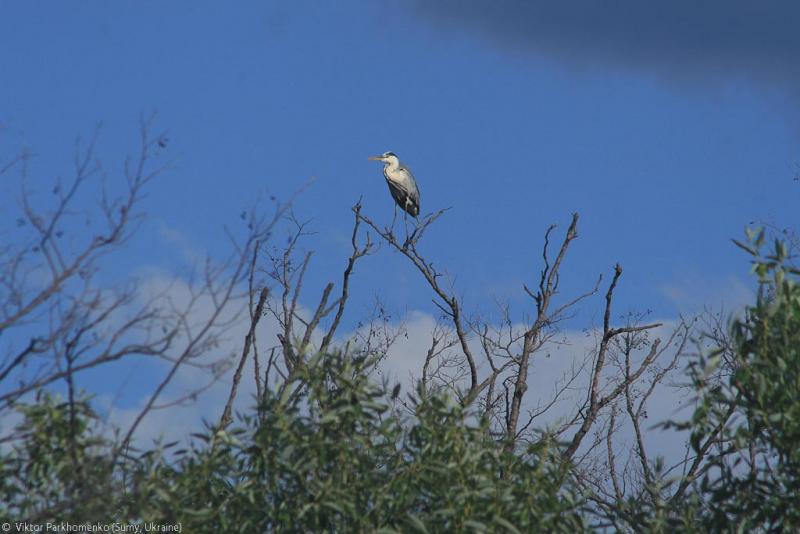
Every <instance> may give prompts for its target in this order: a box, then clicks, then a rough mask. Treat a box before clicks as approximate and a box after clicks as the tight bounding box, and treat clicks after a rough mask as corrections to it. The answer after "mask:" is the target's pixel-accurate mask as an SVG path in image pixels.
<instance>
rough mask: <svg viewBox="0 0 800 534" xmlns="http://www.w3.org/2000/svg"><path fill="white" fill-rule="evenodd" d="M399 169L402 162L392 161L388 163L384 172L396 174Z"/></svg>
mask: <svg viewBox="0 0 800 534" xmlns="http://www.w3.org/2000/svg"><path fill="white" fill-rule="evenodd" d="M399 168H400V162H399V161H397V160H390V161H387V162H386V167H384V170H385V171H386V172H395V171H396V170H397V169H399Z"/></svg>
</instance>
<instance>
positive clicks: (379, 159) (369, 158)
mask: <svg viewBox="0 0 800 534" xmlns="http://www.w3.org/2000/svg"><path fill="white" fill-rule="evenodd" d="M367 159H368V160H370V161H381V160H382V159H383V156H370V157H368V158H367Z"/></svg>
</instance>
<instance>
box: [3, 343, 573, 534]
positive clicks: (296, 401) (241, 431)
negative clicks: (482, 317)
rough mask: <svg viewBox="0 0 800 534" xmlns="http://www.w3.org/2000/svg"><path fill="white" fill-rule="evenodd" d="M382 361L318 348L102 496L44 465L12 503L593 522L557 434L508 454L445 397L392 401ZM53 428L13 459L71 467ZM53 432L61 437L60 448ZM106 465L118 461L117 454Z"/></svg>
mask: <svg viewBox="0 0 800 534" xmlns="http://www.w3.org/2000/svg"><path fill="white" fill-rule="evenodd" d="M372 365H373V363H372V362H370V361H368V360H365V359H361V358H358V357H356V358H351V357H343V356H341V355H338V354H329V355H325V356H322V355H319V356H317V357H315V358H313V359H311V360H310V361H309V362H308V363H307V364H306V365H304V366H303V367H302V368H298V370H297V372H296V373H295V376H294V377H293V378H292V380H290V381H288V382H286V383H285V384H283V386H282V387H281V388H279V389H278V390H277V391H275V392H270V393H268V394H267V397H266V398H265V399H264V402H263V404H262V405H261V406H260V409H259V411H258V414H259V415H258V416H257V417H252V418H243V419H242V425H241V426H240V427H239V428H237V429H233V430H229V431H227V432H217V433H213V432H209V433H208V434H207V435H205V436H201V439H200V445H199V446H197V447H195V448H193V449H192V450H188V451H182V452H180V453H179V454H178V458H177V459H176V460H173V461H167V460H166V459H165V457H164V456H162V455H159V454H158V453H148V454H145V455H143V456H141V457H139V458H138V459H137V460H136V461H128V460H125V463H122V464H120V466H119V468H120V469H121V471H122V472H119V471H118V472H117V473H116V475H115V476H112V477H110V476H108V473H104V474H103V477H104V478H105V479H107V480H108V479H111V480H115V479H116V480H119V481H122V480H123V479H124V480H125V485H124V487H123V485H121V484H117V485H113V484H111V485H109V484H107V485H106V486H104V488H103V492H102V500H101V502H103V503H105V508H103V509H95V510H93V511H92V510H89V509H86V508H83V507H81V506H80V503H79V502H78V501H76V500H74V499H70V498H69V495H68V492H67V491H66V490H62V491H61V493H59V494H58V495H53V494H52V492H49V491H43V492H42V493H40V494H37V492H36V491H34V490H42V489H43V488H44V487H45V486H46V485H47V484H49V481H50V477H49V476H43V475H41V474H40V473H33V474H31V475H29V476H31V477H32V478H31V479H30V480H31V482H30V484H34V485H35V488H31V490H32V491H31V492H30V495H31V497H30V498H25V499H21V498H17V497H15V494H12V493H7V496H8V498H7V499H4V502H5V503H8V504H5V505H3V506H4V508H0V509H2V510H3V513H4V515H14V516H16V517H20V516H25V517H28V516H29V513H30V512H31V511H32V510H34V509H42V510H47V509H48V507H55V508H59V509H60V508H63V507H71V508H73V509H77V510H79V511H80V513H79V514H78V516H80V517H85V516H86V515H87V514H89V513H90V512H94V513H95V514H100V515H99V516H98V515H94V516H93V517H92V518H91V519H92V520H94V521H96V520H98V517H112V516H113V517H115V518H118V519H123V518H124V519H125V520H137V519H139V520H147V521H156V522H170V523H174V522H176V521H180V522H182V523H183V526H184V528H185V529H186V531H190V532H258V531H274V530H280V531H297V532H374V531H377V530H381V529H382V530H383V531H384V532H392V531H394V532H444V531H456V532H459V531H461V532H481V531H487V532H529V531H533V530H537V531H538V530H544V531H576V530H577V531H581V530H583V529H584V527H583V520H582V518H581V516H580V514H579V512H578V509H579V503H578V502H577V500H576V499H575V498H574V497H573V496H572V495H571V494H569V492H567V491H565V490H564V487H565V484H564V481H565V480H566V478H565V475H566V473H565V472H564V471H563V470H562V468H560V467H559V463H558V461H557V456H556V455H555V453H556V452H557V451H556V450H555V449H553V448H551V447H550V445H549V444H545V443H543V444H540V445H538V446H537V447H535V448H531V449H530V450H528V451H527V453H526V454H524V455H514V454H510V453H508V452H506V451H505V450H504V448H503V446H502V444H501V443H498V442H496V441H495V440H493V439H491V437H490V434H489V432H488V431H487V428H486V427H485V424H484V423H482V422H480V421H479V420H477V419H476V418H475V417H474V415H473V414H471V413H470V412H469V411H467V410H465V409H463V408H462V407H461V406H459V405H458V404H457V403H456V402H454V401H453V400H452V399H450V398H448V397H444V396H427V397H426V396H423V395H417V396H409V398H408V400H407V401H406V402H407V404H408V405H409V406H411V408H412V411H411V412H410V413H409V415H407V416H405V417H402V416H400V415H399V414H398V413H397V412H396V411H394V410H393V406H394V405H395V401H397V400H399V399H398V395H399V388H389V387H388V386H387V385H386V384H376V383H375V382H373V381H372V380H371V379H370V378H369V371H370V369H371V368H372ZM47 410H48V411H47V413H48V420H47V421H48V422H47V423H44V424H42V425H40V426H41V427H42V428H44V427H47V426H50V425H52V424H53V421H54V420H61V419H63V416H64V407H63V406H53V405H48V408H47ZM26 415H27V416H28V417H32V418H33V419H32V420H31V421H30V422H29V423H28V424H34V420H36V421H39V419H36V417H35V416H34V415H33V412H30V411H29V412H26ZM82 430H83V432H84V434H85V433H86V432H87V430H88V426H86V425H84V426H83V427H82ZM46 437H47V439H43V438H42V439H40V438H36V437H29V438H28V439H27V440H26V441H25V442H24V443H23V444H22V447H21V448H22V450H25V451H27V452H26V453H25V454H24V455H22V456H15V458H17V460H16V461H14V462H4V465H7V467H8V469H9V470H13V469H24V467H25V466H26V465H27V466H35V467H37V468H38V466H41V465H48V464H49V463H51V460H50V457H51V456H54V455H55V456H56V457H57V461H58V462H60V463H59V465H66V466H67V467H68V466H69V465H70V464H69V461H68V455H66V454H65V453H64V452H63V451H64V447H65V446H66V443H65V440H66V436H65V435H63V434H59V433H58V432H56V433H53V432H50V431H48V432H47V435H46ZM82 439H83V438H82ZM42 441H49V442H50V444H49V445H48V449H47V451H49V452H43V451H42V449H41V446H42V443H41V442H42ZM53 450H56V451H58V452H56V453H54V452H52V451H53ZM87 459H88V458H87ZM6 460H8V459H6ZM92 461H95V459H93V460H92ZM97 464H98V465H108V458H107V457H105V458H102V459H101V461H99V462H97ZM73 474H74V471H71V470H69V469H67V471H66V473H65V475H66V478H67V479H69V477H71V476H72V475H73ZM95 475H98V476H99V473H95ZM87 483H89V482H88V480H87ZM92 483H94V482H92ZM65 487H66V486H65Z"/></svg>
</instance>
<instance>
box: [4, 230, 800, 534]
mask: <svg viewBox="0 0 800 534" xmlns="http://www.w3.org/2000/svg"><path fill="white" fill-rule="evenodd" d="M749 239H750V241H749V243H747V244H742V243H737V244H739V245H740V246H741V247H742V248H743V249H745V250H747V251H748V252H749V253H750V254H752V256H753V258H754V262H753V265H754V267H753V270H754V272H755V273H756V275H757V276H758V280H759V283H760V291H759V295H758V298H757V301H756V302H755V304H754V305H753V306H751V307H749V308H748V309H747V311H746V314H745V316H744V318H742V319H739V320H735V321H733V322H732V324H731V328H730V334H731V342H732V346H733V347H734V351H733V353H734V356H733V361H730V360H727V361H723V358H722V353H721V352H719V353H711V354H708V355H703V356H700V357H699V358H698V359H697V360H696V361H695V362H694V364H693V365H692V366H691V368H690V372H689V373H690V377H691V378H692V380H693V383H694V385H695V387H696V389H697V392H698V403H697V408H696V410H695V413H694V415H693V417H692V419H691V420H690V421H687V422H685V423H667V424H666V425H665V426H667V427H678V428H681V429H684V430H688V431H690V432H691V438H690V443H691V446H692V447H693V449H694V453H695V455H696V456H697V457H698V458H699V459H701V460H702V463H698V465H699V466H700V467H699V469H698V470H697V471H696V472H695V474H696V476H695V477H694V478H691V479H682V478H681V477H680V476H676V475H675V472H672V473H670V472H668V471H667V470H665V469H664V468H663V465H661V464H660V463H657V464H655V465H654V466H653V473H652V478H651V479H650V481H649V482H648V484H647V485H646V487H643V488H641V491H640V492H639V493H638V494H635V495H636V496H635V497H632V498H629V499H628V500H626V501H625V502H619V503H616V506H615V507H614V508H613V509H611V510H604V511H603V513H602V514H600V515H599V516H598V517H601V519H600V520H601V521H604V520H606V519H609V520H610V521H612V525H613V526H616V527H618V528H623V529H624V528H629V529H631V530H634V531H642V532H665V531H687V532H689V531H697V532H734V531H736V532H751V531H784V530H786V531H798V530H800V507H798V506H797V503H798V493H797V491H798V490H797V488H800V395H799V394H800V283H798V274H800V273H798V272H797V271H796V270H794V269H793V268H792V267H791V266H790V265H789V263H788V261H787V260H788V258H787V252H786V248H785V247H784V246H783V245H782V244H781V243H776V244H775V250H774V253H773V254H770V255H767V256H762V255H761V253H760V251H761V250H762V249H763V241H764V238H763V234H762V233H752V234H751V235H749ZM373 367H374V361H371V360H369V359H367V358H362V357H359V356H344V355H341V354H338V353H335V352H334V353H330V354H324V355H322V354H320V355H317V356H315V357H312V358H310V359H308V360H307V362H306V363H305V364H302V365H299V366H298V367H297V368H295V369H294V372H293V374H292V375H291V376H290V378H289V379H288V380H287V381H285V382H284V383H282V384H281V385H279V386H278V387H275V388H273V389H272V390H269V391H267V392H266V394H265V397H264V398H263V399H262V400H261V403H260V405H259V406H258V409H257V410H256V411H255V415H252V416H246V417H241V418H240V419H239V423H238V426H237V427H235V428H229V429H227V430H226V431H218V430H216V429H213V428H210V429H209V430H208V431H207V432H206V433H205V434H197V435H196V438H197V439H196V441H195V442H194V444H193V445H192V447H191V448H190V449H189V450H183V451H173V452H172V453H171V454H170V455H169V456H168V455H165V454H164V451H163V450H162V449H159V448H156V449H154V450H150V451H145V452H144V453H141V454H140V453H138V452H136V451H130V450H127V451H118V450H116V449H115V445H114V443H113V442H111V441H109V440H107V439H103V438H101V437H99V436H100V435H101V434H99V432H98V430H97V428H98V427H97V425H95V424H94V421H95V415H94V413H93V412H92V411H91V409H90V407H89V403H88V401H87V400H85V399H80V400H78V401H77V402H75V403H74V405H72V406H71V405H70V404H69V403H65V402H60V401H58V400H56V399H54V398H52V397H51V396H48V395H46V394H42V395H40V396H39V397H38V398H37V399H36V402H35V403H33V404H31V405H24V406H21V407H20V411H21V414H22V416H23V418H24V421H23V423H22V424H21V425H20V427H19V431H20V434H19V436H20V439H19V440H17V441H16V442H15V444H14V445H13V447H11V446H8V445H6V446H5V448H4V449H0V450H2V455H1V456H0V519H2V520H10V521H13V520H18V519H19V518H26V519H28V520H31V521H39V522H41V521H46V520H51V519H53V520H59V521H70V520H71V521H75V522H78V521H87V520H88V521H93V522H96V521H108V522H110V521H138V522H143V521H153V522H156V523H176V522H181V523H182V524H183V528H184V529H185V531H187V532H263V531H287V532H482V531H486V532H538V531H546V532H564V531H578V532H580V531H585V530H586V529H587V527H586V522H585V521H586V519H587V518H589V517H591V516H592V514H593V511H592V510H589V509H588V508H587V507H586V506H585V503H584V502H582V501H580V500H579V499H577V498H576V495H575V493H574V492H573V491H572V490H571V488H572V484H571V480H572V478H571V477H572V476H573V475H574V473H573V472H572V471H571V470H572V468H571V467H570V466H568V465H565V464H564V463H563V462H562V461H561V458H560V454H559V450H558V448H557V447H556V446H555V445H554V444H552V443H550V442H548V441H547V440H543V441H541V442H540V443H538V444H535V445H533V446H531V447H530V448H529V449H527V450H526V451H524V452H522V453H519V452H515V453H510V452H508V451H507V450H506V448H505V447H504V446H503V443H501V442H498V441H497V440H496V439H494V438H493V437H492V434H491V432H490V431H489V428H488V426H487V423H486V422H485V421H482V420H481V419H480V418H479V417H478V416H477V415H476V414H475V413H473V412H471V411H470V409H468V408H464V407H462V406H461V405H460V404H458V403H457V402H456V401H455V400H454V399H452V398H450V397H447V396H444V395H438V394H437V395H431V394H425V393H424V392H423V391H422V390H420V391H418V392H416V394H413V395H407V396H405V397H404V398H402V399H401V398H400V390H399V387H393V388H392V387H389V385H388V384H386V383H376V382H375V381H374V380H373V379H372V378H371V376H372V375H373V373H372V372H371V371H372V370H373ZM720 370H724V372H719V371H720ZM691 462H692V460H691V459H690V463H691ZM594 512H596V510H595V511H594Z"/></svg>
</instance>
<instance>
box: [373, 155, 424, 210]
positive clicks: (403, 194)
mask: <svg viewBox="0 0 800 534" xmlns="http://www.w3.org/2000/svg"><path fill="white" fill-rule="evenodd" d="M369 159H370V160H372V161H381V162H383V176H384V177H385V178H386V183H387V184H388V185H389V192H390V193H391V194H392V198H394V201H395V202H397V205H398V206H400V208H402V210H403V211H405V212H406V213H408V214H409V215H411V216H412V217H415V218H416V217H417V215H419V189H418V188H417V181H416V180H415V179H414V175H413V174H411V171H410V170H409V169H408V167H406V166H404V165H403V164H402V163H400V159H399V158H398V157H397V155H395V153H394V152H384V153H383V154H381V155H380V156H371V157H370V158H369ZM395 209H396V208H395ZM395 213H396V212H395Z"/></svg>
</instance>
